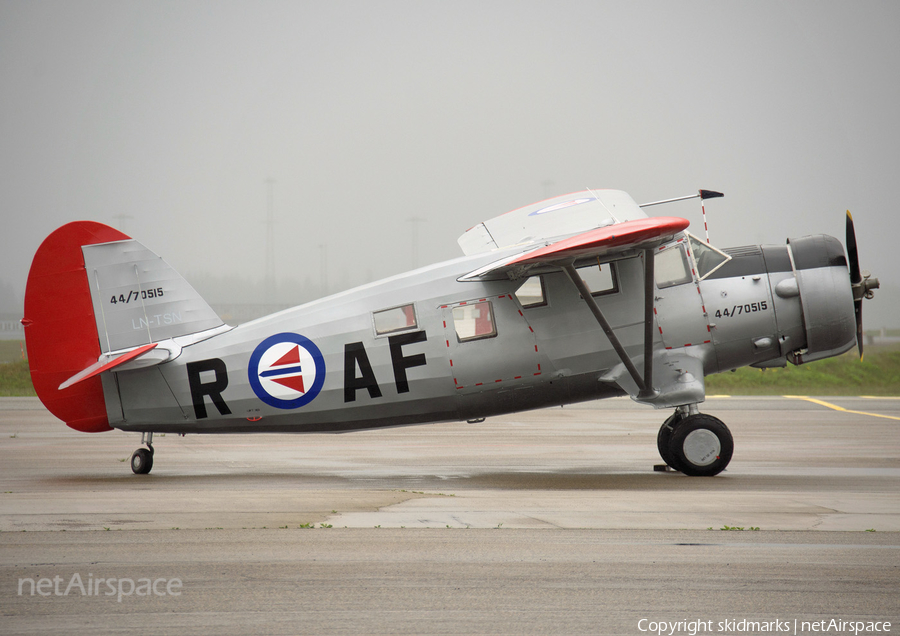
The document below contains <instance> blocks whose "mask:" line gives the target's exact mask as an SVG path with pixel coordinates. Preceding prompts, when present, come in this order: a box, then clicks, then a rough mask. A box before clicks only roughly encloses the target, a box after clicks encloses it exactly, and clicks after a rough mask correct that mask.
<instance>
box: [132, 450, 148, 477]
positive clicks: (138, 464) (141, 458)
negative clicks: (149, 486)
mask: <svg viewBox="0 0 900 636" xmlns="http://www.w3.org/2000/svg"><path fill="white" fill-rule="evenodd" d="M151 468H153V453H151V452H150V451H149V450H147V449H146V448H139V449H137V450H136V451H134V454H132V456H131V470H132V471H133V472H134V474H135V475H146V474H147V473H149V472H150V469H151Z"/></svg>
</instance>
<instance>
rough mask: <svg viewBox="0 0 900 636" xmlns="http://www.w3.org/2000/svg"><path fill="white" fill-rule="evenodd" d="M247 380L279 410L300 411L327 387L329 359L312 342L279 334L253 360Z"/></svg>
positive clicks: (258, 347) (252, 357) (248, 370)
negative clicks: (326, 377)
mask: <svg viewBox="0 0 900 636" xmlns="http://www.w3.org/2000/svg"><path fill="white" fill-rule="evenodd" d="M247 377H248V379H249V380H250V386H251V387H252V388H253V392H254V393H256V396H257V397H258V398H259V399H260V400H262V401H263V402H265V403H266V404H268V405H269V406H274V407H276V408H279V409H296V408H299V407H301V406H304V405H306V404H309V403H310V402H312V401H313V399H315V397H316V396H317V395H318V394H319V391H321V390H322V385H323V384H325V359H324V358H323V357H322V352H321V351H319V348H318V347H317V346H316V345H315V344H313V341H312V340H310V339H309V338H306V337H304V336H301V335H299V334H296V333H279V334H276V335H274V336H269V337H268V338H266V339H265V340H263V341H262V342H261V343H259V345H258V346H257V347H256V349H254V350H253V354H252V355H251V356H250V365H249V367H248V368H247Z"/></svg>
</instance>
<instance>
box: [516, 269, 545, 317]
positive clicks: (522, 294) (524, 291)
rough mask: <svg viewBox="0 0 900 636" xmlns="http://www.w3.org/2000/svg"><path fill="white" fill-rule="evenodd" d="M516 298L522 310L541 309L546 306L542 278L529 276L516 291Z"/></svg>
mask: <svg viewBox="0 0 900 636" xmlns="http://www.w3.org/2000/svg"><path fill="white" fill-rule="evenodd" d="M516 298H518V299H519V303H520V304H521V305H522V307H523V308H524V309H528V308H529V307H543V306H545V305H546V304H547V295H546V293H544V277H543V276H531V277H529V278H527V279H526V280H525V282H524V283H522V286H521V287H519V288H518V289H517V290H516Z"/></svg>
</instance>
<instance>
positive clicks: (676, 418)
mask: <svg viewBox="0 0 900 636" xmlns="http://www.w3.org/2000/svg"><path fill="white" fill-rule="evenodd" d="M683 419H684V415H683V414H682V413H681V412H680V411H675V412H674V413H673V414H672V415H670V416H669V418H668V419H667V420H666V421H665V422H663V425H662V426H660V427H659V433H658V434H657V435H656V448H657V450H659V456H660V457H662V460H663V461H664V462H666V465H667V466H671V467H672V468H675V469H676V470H678V469H677V468H676V467H675V458H674V457H672V452H671V450H669V440H671V439H672V433H673V432H674V431H675V428H676V427H677V426H678V425H679V424H680V423H681V420H683Z"/></svg>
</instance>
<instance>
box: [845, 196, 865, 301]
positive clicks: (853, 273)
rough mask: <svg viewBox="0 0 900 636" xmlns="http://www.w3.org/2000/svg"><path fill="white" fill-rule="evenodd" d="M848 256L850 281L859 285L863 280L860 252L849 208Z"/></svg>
mask: <svg viewBox="0 0 900 636" xmlns="http://www.w3.org/2000/svg"><path fill="white" fill-rule="evenodd" d="M847 257H848V259H849V263H848V265H849V266H850V283H851V284H853V285H857V284H859V283H860V282H862V273H861V272H860V269H859V252H858V251H857V249H856V231H855V230H854V229H853V217H852V216H851V215H850V210H847Z"/></svg>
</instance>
